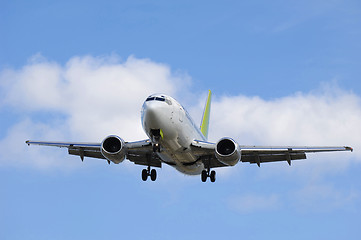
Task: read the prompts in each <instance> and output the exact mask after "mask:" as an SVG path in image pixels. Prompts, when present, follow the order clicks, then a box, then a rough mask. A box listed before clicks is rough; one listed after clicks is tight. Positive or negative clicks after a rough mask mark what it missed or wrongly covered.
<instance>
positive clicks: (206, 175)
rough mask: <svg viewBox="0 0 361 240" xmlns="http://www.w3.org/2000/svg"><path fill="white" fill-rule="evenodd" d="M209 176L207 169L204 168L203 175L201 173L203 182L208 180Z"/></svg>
mask: <svg viewBox="0 0 361 240" xmlns="http://www.w3.org/2000/svg"><path fill="white" fill-rule="evenodd" d="M207 177H208V174H207V171H206V170H203V171H202V175H201V180H202V182H206V181H207Z"/></svg>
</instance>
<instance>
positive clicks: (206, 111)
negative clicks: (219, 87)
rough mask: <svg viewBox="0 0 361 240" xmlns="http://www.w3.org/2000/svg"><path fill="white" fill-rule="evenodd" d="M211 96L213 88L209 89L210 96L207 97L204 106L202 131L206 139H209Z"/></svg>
mask: <svg viewBox="0 0 361 240" xmlns="http://www.w3.org/2000/svg"><path fill="white" fill-rule="evenodd" d="M211 98H212V92H211V90H208V98H207V102H206V106H205V107H204V112H203V117H202V122H201V132H202V134H203V136H204V137H205V138H206V139H208V127H209V116H210V113H211Z"/></svg>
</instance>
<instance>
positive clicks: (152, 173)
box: [142, 167, 157, 181]
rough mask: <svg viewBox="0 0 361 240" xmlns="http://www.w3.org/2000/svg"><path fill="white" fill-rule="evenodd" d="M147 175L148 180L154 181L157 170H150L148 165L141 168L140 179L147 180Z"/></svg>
mask: <svg viewBox="0 0 361 240" xmlns="http://www.w3.org/2000/svg"><path fill="white" fill-rule="evenodd" d="M148 176H150V180H152V181H155V180H156V179H157V171H156V170H155V169H152V170H150V167H148V168H147V169H143V171H142V180H143V181H147V179H148Z"/></svg>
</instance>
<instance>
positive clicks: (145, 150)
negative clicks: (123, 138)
mask: <svg viewBox="0 0 361 240" xmlns="http://www.w3.org/2000/svg"><path fill="white" fill-rule="evenodd" d="M26 144H28V145H40V146H51V147H60V148H67V149H68V153H69V154H70V155H75V156H80V158H81V160H84V157H90V158H98V159H104V160H107V161H108V163H110V160H109V159H107V158H106V157H104V155H103V154H102V151H101V148H102V144H101V143H81V142H47V141H26ZM124 148H125V149H126V151H125V158H126V159H128V160H129V161H131V162H133V163H135V164H138V165H144V166H151V167H161V165H162V164H161V160H160V158H159V157H158V156H157V155H156V154H154V153H153V148H152V144H151V142H150V140H149V139H148V140H143V141H137V142H125V143H124Z"/></svg>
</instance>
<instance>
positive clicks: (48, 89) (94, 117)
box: [0, 55, 189, 166]
mask: <svg viewBox="0 0 361 240" xmlns="http://www.w3.org/2000/svg"><path fill="white" fill-rule="evenodd" d="M0 83H1V85H0V87H1V92H2V94H3V95H4V98H3V99H2V100H1V105H0V106H5V107H11V108H12V109H13V110H14V112H17V113H19V112H20V115H22V117H23V118H24V119H23V120H21V121H20V122H18V123H14V124H13V126H12V127H10V130H9V131H8V135H7V136H6V137H5V138H4V139H2V140H1V141H2V143H3V144H2V145H1V146H0V148H1V149H0V152H3V154H2V157H1V161H2V162H3V164H5V163H6V162H9V158H12V159H14V160H13V162H18V163H19V164H21V161H22V160H21V159H27V161H29V162H33V163H34V165H35V166H38V165H39V164H38V163H39V161H38V156H36V157H35V156H34V157H32V158H31V157H29V156H28V155H26V153H28V151H34V150H29V149H24V148H23V147H20V146H23V145H24V146H25V144H24V141H25V140H27V139H29V138H32V139H35V140H36V139H43V140H69V141H70V140H71V141H95V142H100V141H101V140H102V139H103V138H104V137H105V136H107V135H109V134H118V135H120V136H121V137H123V138H124V139H126V140H128V141H131V140H139V139H142V138H145V137H146V135H145V134H144V133H143V131H142V128H141V123H140V109H141V106H142V103H143V101H144V99H145V98H146V97H147V96H148V95H150V94H152V93H154V92H164V93H167V94H170V95H175V94H176V89H177V87H185V86H187V83H189V77H188V76H187V75H185V74H183V75H182V74H179V73H172V72H171V70H170V67H169V66H167V65H165V64H161V63H155V62H152V61H151V60H149V59H138V58H135V57H133V56H131V57H129V58H128V59H127V60H126V61H124V62H122V61H120V60H119V59H118V58H117V57H116V56H109V57H92V56H83V57H73V58H72V59H70V60H69V61H68V62H67V63H66V64H65V66H62V65H60V64H58V63H55V62H51V61H48V60H46V59H44V58H43V57H42V56H41V55H36V56H34V57H32V58H31V60H30V61H29V63H28V64H27V65H25V66H23V67H22V68H20V69H5V70H3V71H2V72H0ZM43 115H47V116H46V117H45V118H44V116H43ZM39 116H40V117H39ZM59 116H60V117H59ZM59 118H60V119H59ZM43 129H47V131H42V130H43ZM50 132H56V133H57V134H49V133H50ZM19 143H21V144H22V145H19ZM15 147H16V148H17V149H16V148H15ZM7 148H10V149H14V151H17V154H16V156H17V157H16V158H15V157H11V156H12V154H11V153H10V152H9V151H6V149H7ZM15 149H16V150H15ZM19 149H21V150H22V151H18V150H19ZM32 149H33V148H32ZM64 154H66V153H64ZM41 162H42V161H41ZM42 164H45V162H42Z"/></svg>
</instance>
